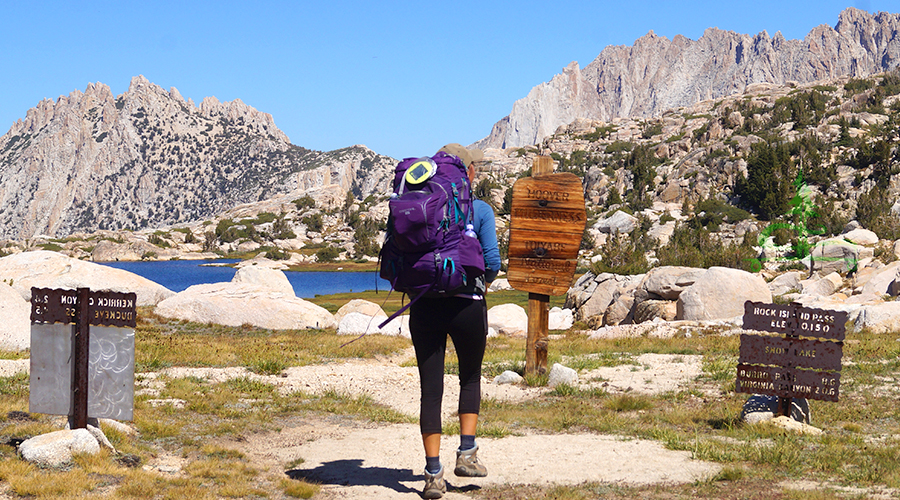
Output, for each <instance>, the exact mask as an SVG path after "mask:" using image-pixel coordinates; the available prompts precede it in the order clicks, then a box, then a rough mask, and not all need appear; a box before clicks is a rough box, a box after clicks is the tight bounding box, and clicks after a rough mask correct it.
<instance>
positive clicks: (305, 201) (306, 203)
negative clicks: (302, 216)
mask: <svg viewBox="0 0 900 500" xmlns="http://www.w3.org/2000/svg"><path fill="white" fill-rule="evenodd" d="M292 203H293V204H294V206H296V207H297V210H301V211H302V210H304V209H307V208H312V207H314V206H316V200H314V199H312V197H311V196H309V195H306V196H304V197H302V198H297V199H296V200H294V201H293V202H292Z"/></svg>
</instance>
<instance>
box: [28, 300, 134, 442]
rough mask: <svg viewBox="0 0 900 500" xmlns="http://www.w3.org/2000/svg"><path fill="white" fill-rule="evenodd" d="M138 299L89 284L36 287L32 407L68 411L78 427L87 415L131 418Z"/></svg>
mask: <svg viewBox="0 0 900 500" xmlns="http://www.w3.org/2000/svg"><path fill="white" fill-rule="evenodd" d="M136 300H137V295H136V294H134V293H120V292H92V291H90V290H89V289H87V288H78V289H77V290H66V289H50V288H32V289H31V324H32V325H31V339H32V342H31V344H32V354H31V380H30V389H31V390H30V392H29V410H30V411H32V412H35V413H48V414H53V415H69V416H70V417H71V422H72V428H74V429H79V428H85V427H87V420H88V417H97V418H116V419H119V420H131V417H132V412H133V404H134V397H133V396H134V330H133V328H134V327H135V326H136V325H137V315H136V307H135V303H136ZM69 325H71V327H69ZM91 326H96V327H98V328H97V330H98V332H97V335H96V336H95V337H94V338H92V336H91ZM123 327H125V328H129V327H130V328H131V329H130V330H129V331H127V332H122V331H121V330H123V329H124V328H123ZM92 345H94V348H93V349H92V347H91V346H92Z"/></svg>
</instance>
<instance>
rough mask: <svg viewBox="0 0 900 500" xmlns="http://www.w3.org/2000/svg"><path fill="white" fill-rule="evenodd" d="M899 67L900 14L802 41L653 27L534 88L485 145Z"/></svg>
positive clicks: (841, 25)
mask: <svg viewBox="0 0 900 500" xmlns="http://www.w3.org/2000/svg"><path fill="white" fill-rule="evenodd" d="M898 64H900V14H890V13H887V12H879V13H877V14H871V13H868V12H866V11H863V10H859V9H855V8H848V9H846V10H844V11H843V12H841V14H840V16H839V17H838V22H837V24H836V25H835V26H834V28H832V27H830V26H827V25H821V26H817V27H815V28H813V29H812V30H811V31H810V32H809V33H808V34H807V35H806V37H804V39H803V40H786V39H785V38H784V36H782V35H781V33H780V32H778V33H775V35H774V36H771V37H770V36H769V35H768V33H766V32H765V31H763V32H761V33H759V34H757V35H755V36H751V35H747V34H740V33H735V32H733V31H723V30H720V29H716V28H709V29H707V30H706V31H705V32H704V33H703V36H701V37H700V38H699V39H698V40H690V39H688V38H686V37H684V36H681V35H678V36H675V37H674V38H673V39H672V40H669V39H668V38H666V37H661V36H658V35H656V34H655V33H653V31H650V32H649V33H648V34H646V35H645V36H643V37H641V38H639V39H638V40H637V41H635V43H634V45H632V46H630V47H628V46H609V47H606V48H605V49H603V51H602V52H600V55H599V56H597V58H596V59H594V60H593V61H592V62H591V63H590V64H588V65H587V66H585V67H584V69H579V66H578V64H577V63H574V62H573V63H571V64H569V65H568V66H567V67H566V68H565V69H563V72H562V73H561V74H559V75H556V76H555V77H553V78H552V79H551V80H550V81H549V82H546V83H543V84H541V85H538V86H536V87H534V88H533V89H532V90H531V92H529V94H528V95H527V96H526V97H524V98H522V99H520V100H518V101H516V102H515V104H513V109H512V112H511V113H510V114H509V115H508V116H506V117H504V118H503V119H501V120H500V121H498V122H497V123H496V124H494V126H493V129H492V130H491V133H490V135H488V136H487V137H485V138H484V139H482V140H481V141H478V142H477V143H476V144H477V145H478V146H479V147H482V148H489V147H494V148H511V147H521V146H526V145H529V144H536V143H538V142H540V141H541V139H543V138H544V137H547V136H549V135H551V134H553V133H554V132H555V131H556V129H557V128H558V127H560V126H563V125H568V124H569V123H571V122H572V121H574V120H575V119H577V118H587V119H593V120H600V121H611V120H613V119H614V118H630V117H635V118H647V117H652V116H659V115H660V114H662V113H663V112H664V111H666V110H668V109H673V108H678V107H682V106H689V105H691V104H693V103H695V102H698V101H703V100H708V99H714V98H718V97H725V96H728V95H732V94H737V93H742V92H744V90H745V89H746V88H747V86H748V85H752V84H754V83H787V82H791V81H793V82H798V83H807V82H812V81H817V80H824V79H829V78H835V77H840V76H855V77H863V76H868V75H872V74H875V73H880V72H883V71H889V70H891V69H893V68H896V67H897V65H898Z"/></svg>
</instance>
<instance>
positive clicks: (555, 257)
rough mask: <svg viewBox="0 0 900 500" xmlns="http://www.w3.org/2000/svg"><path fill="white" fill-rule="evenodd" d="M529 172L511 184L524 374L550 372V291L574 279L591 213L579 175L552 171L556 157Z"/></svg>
mask: <svg viewBox="0 0 900 500" xmlns="http://www.w3.org/2000/svg"><path fill="white" fill-rule="evenodd" d="M531 175H532V176H531V177H530V178H528V177H526V178H522V179H519V180H518V181H516V183H515V184H514V185H513V196H512V210H511V216H510V223H509V264H508V267H507V279H508V280H509V284H510V286H512V287H513V288H515V289H516V290H522V291H526V292H528V337H527V340H526V345H525V373H527V374H533V373H545V372H546V371H547V348H548V347H547V337H548V333H549V306H550V295H564V294H565V293H566V292H568V290H569V286H570V285H571V284H572V278H573V277H574V276H575V267H576V265H577V259H578V249H579V247H580V246H581V238H582V235H583V233H584V226H585V224H586V223H587V214H586V211H585V208H584V191H583V188H582V184H581V179H580V178H579V177H578V176H576V175H574V174H571V173H559V174H554V173H553V160H552V159H551V158H550V157H547V156H539V157H538V158H536V159H535V160H534V164H533V165H532V168H531Z"/></svg>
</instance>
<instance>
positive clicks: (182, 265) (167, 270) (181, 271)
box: [103, 259, 391, 298]
mask: <svg viewBox="0 0 900 500" xmlns="http://www.w3.org/2000/svg"><path fill="white" fill-rule="evenodd" d="M235 262H238V261H237V260H227V259H226V260H167V261H157V262H143V261H142V262H104V263H103V264H104V265H106V266H110V267H115V268H117V269H124V270H126V271H128V272H132V273H134V274H137V275H138V276H143V277H144V278H147V279H148V280H150V281H153V282H155V283H159V284H160V285H162V286H164V287H166V288H168V289H169V290H172V291H173V292H181V291H183V290H185V289H186V288H187V287H189V286H191V285H199V284H202V283H219V282H222V281H231V279H232V278H234V273H235V272H236V270H235V269H234V268H232V267H221V266H204V265H203V264H233V263H235ZM284 274H285V275H286V276H287V279H288V281H290V282H291V285H292V286H293V287H294V293H295V294H296V295H297V297H300V298H312V297H315V296H316V295H331V294H333V293H346V292H362V291H366V290H375V286H376V280H377V282H378V284H377V286H378V290H390V289H391V285H390V283H388V282H387V281H385V280H383V279H381V278H379V277H378V273H377V272H375V271H372V272H366V273H360V272H352V273H351V272H347V273H344V272H318V271H317V272H302V273H301V272H295V271H285V272H284Z"/></svg>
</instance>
